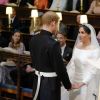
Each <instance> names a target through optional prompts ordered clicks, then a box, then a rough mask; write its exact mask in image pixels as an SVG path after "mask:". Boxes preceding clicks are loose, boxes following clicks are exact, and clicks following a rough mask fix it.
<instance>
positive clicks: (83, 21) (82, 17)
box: [80, 15, 88, 24]
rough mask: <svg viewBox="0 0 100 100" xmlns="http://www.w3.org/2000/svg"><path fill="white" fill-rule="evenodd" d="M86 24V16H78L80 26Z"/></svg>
mask: <svg viewBox="0 0 100 100" xmlns="http://www.w3.org/2000/svg"><path fill="white" fill-rule="evenodd" d="M85 23H88V18H87V15H80V24H85Z"/></svg>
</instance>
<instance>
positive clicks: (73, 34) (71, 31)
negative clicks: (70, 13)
mask: <svg viewBox="0 0 100 100" xmlns="http://www.w3.org/2000/svg"><path fill="white" fill-rule="evenodd" d="M79 25H80V15H77V16H76V25H71V26H69V28H68V33H67V37H68V39H71V40H76V38H77V35H78V29H79Z"/></svg>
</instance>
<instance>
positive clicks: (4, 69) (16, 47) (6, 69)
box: [0, 31, 25, 83]
mask: <svg viewBox="0 0 100 100" xmlns="http://www.w3.org/2000/svg"><path fill="white" fill-rule="evenodd" d="M5 50H7V51H10V52H14V53H18V54H22V53H23V52H24V50H25V46H24V44H23V43H22V42H21V33H20V32H18V31H16V32H15V33H14V34H13V35H12V38H11V41H10V43H9V46H8V47H6V48H5ZM15 66H16V63H15V62H14V61H13V58H10V57H9V59H7V61H6V62H1V64H0V74H1V75H0V82H1V83H12V80H11V77H10V74H9V73H10V72H11V71H12V70H13V69H15V68H16V67H15Z"/></svg>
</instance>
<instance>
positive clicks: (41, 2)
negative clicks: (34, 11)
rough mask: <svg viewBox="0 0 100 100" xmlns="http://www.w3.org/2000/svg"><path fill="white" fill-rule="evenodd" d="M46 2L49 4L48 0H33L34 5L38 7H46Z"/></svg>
mask: <svg viewBox="0 0 100 100" xmlns="http://www.w3.org/2000/svg"><path fill="white" fill-rule="evenodd" d="M48 4H49V1H48V0H35V1H34V6H36V7H37V8H38V9H47V8H48Z"/></svg>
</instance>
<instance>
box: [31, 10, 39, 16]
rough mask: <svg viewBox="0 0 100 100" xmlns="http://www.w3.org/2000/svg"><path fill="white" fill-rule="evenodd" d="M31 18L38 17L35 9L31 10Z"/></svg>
mask: <svg viewBox="0 0 100 100" xmlns="http://www.w3.org/2000/svg"><path fill="white" fill-rule="evenodd" d="M31 17H38V10H37V9H33V10H31Z"/></svg>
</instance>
